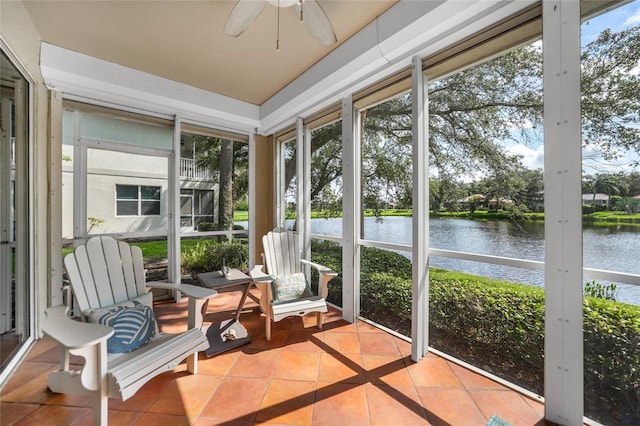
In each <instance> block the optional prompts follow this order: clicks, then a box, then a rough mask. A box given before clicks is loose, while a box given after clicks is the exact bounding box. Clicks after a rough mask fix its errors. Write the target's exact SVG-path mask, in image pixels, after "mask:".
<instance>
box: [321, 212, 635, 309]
mask: <svg viewBox="0 0 640 426" xmlns="http://www.w3.org/2000/svg"><path fill="white" fill-rule="evenodd" d="M411 222H412V218H411V217H385V218H383V220H382V222H377V221H376V220H375V218H373V217H366V218H365V219H364V234H365V235H364V236H365V239H367V240H374V241H384V242H390V243H396V244H408V245H410V244H411V229H412V223H411ZM429 230H430V232H429V238H430V244H429V246H430V247H431V248H435V249H446V250H456V251H465V252H471V253H478V254H487V255H494V256H504V257H512V258H519V259H527V260H538V261H543V260H544V224H543V223H538V222H536V223H533V222H526V223H523V224H522V225H516V224H514V223H511V222H506V221H477V220H465V219H451V218H431V219H430V227H429ZM311 232H312V233H313V234H321V235H332V236H341V235H342V219H341V218H331V219H313V220H312V221H311ZM583 247H584V253H583V263H584V266H585V267H586V268H594V269H603V270H608V271H616V272H626V273H633V274H640V227H638V226H629V225H626V226H625V225H612V226H604V227H601V226H597V227H591V226H585V227H584V229H583ZM403 254H405V255H407V256H410V255H411V254H410V253H403ZM430 265H431V266H435V267H439V268H443V269H449V270H455V271H461V272H467V273H471V274H477V275H483V276H487V277H492V278H496V279H503V280H508V281H512V282H522V283H526V284H531V285H537V286H543V285H544V273H543V271H532V270H528V269H521V268H513V267H506V266H499V265H489V264H484V263H479V262H471V261H465V260H458V259H448V258H443V257H438V256H432V257H431V259H430ZM617 299H618V300H619V301H621V302H626V303H633V304H636V305H640V286H634V285H625V284H618V297H617Z"/></svg>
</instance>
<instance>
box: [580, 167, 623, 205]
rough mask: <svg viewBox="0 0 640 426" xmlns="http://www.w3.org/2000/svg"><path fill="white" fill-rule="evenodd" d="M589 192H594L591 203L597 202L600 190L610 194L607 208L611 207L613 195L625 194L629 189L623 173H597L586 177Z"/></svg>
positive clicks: (585, 185)
mask: <svg viewBox="0 0 640 426" xmlns="http://www.w3.org/2000/svg"><path fill="white" fill-rule="evenodd" d="M583 186H584V187H585V188H586V189H587V193H592V194H593V199H592V200H591V205H592V206H593V205H594V204H595V203H596V194H597V193H598V192H602V193H605V194H607V195H608V196H609V199H608V200H607V209H609V207H610V201H611V196H612V195H621V194H622V195H624V194H625V193H626V191H627V188H626V187H625V184H624V183H623V177H622V175H621V174H596V175H595V176H587V177H585V179H584V185H583Z"/></svg>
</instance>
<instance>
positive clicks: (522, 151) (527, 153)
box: [506, 144, 544, 170]
mask: <svg viewBox="0 0 640 426" xmlns="http://www.w3.org/2000/svg"><path fill="white" fill-rule="evenodd" d="M506 151H507V152H508V153H510V154H513V155H518V156H520V157H522V158H521V160H520V161H522V164H523V165H524V166H525V167H526V168H528V169H534V170H535V169H543V168H544V146H542V145H540V146H539V147H537V148H536V149H533V148H529V147H528V146H525V145H522V144H517V145H512V146H509V147H507V148H506Z"/></svg>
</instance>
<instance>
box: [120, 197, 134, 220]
mask: <svg viewBox="0 0 640 426" xmlns="http://www.w3.org/2000/svg"><path fill="white" fill-rule="evenodd" d="M117 213H118V216H138V201H137V200H135V201H118V212H117Z"/></svg>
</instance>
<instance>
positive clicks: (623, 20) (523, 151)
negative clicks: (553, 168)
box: [507, 0, 640, 174]
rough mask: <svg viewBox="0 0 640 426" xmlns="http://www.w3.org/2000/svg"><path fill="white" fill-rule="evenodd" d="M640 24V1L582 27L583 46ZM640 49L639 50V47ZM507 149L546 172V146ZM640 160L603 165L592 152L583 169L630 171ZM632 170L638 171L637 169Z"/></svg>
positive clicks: (632, 155) (632, 156) (586, 155)
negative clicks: (604, 34) (605, 33)
mask: <svg viewBox="0 0 640 426" xmlns="http://www.w3.org/2000/svg"><path fill="white" fill-rule="evenodd" d="M639 24H640V0H635V1H633V2H630V3H628V4H625V5H624V6H621V7H619V8H617V9H614V10H612V11H609V12H606V13H604V14H601V15H599V16H596V17H594V18H592V19H589V20H588V21H585V22H584V23H583V25H582V34H581V37H582V45H583V46H584V45H586V44H587V43H589V42H591V41H593V40H594V39H595V38H596V37H597V36H598V34H599V33H600V32H602V31H603V30H605V29H607V28H610V29H611V30H613V31H620V30H622V29H624V28H628V27H630V26H634V25H639ZM639 48H640V47H639ZM637 69H638V72H640V64H638V68H637ZM507 145H508V146H507V150H508V151H510V152H512V153H513V154H517V155H521V156H523V159H522V162H523V163H524V165H525V166H526V167H529V168H532V169H543V168H544V167H543V165H544V147H543V146H542V144H540V146H525V145H522V144H507ZM638 159H640V155H639V154H638V153H629V154H627V155H625V156H624V158H621V159H620V160H619V161H616V162H604V161H603V160H602V159H600V158H599V157H598V156H597V155H594V153H593V151H592V152H587V151H585V152H584V153H583V169H584V172H585V173H586V174H594V173H600V172H607V171H620V170H621V169H622V170H625V171H631V170H632V168H631V165H630V163H631V161H633V160H636V161H637V160H638ZM633 170H638V168H635V169H633Z"/></svg>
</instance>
